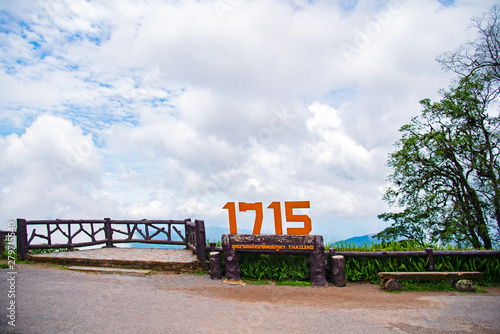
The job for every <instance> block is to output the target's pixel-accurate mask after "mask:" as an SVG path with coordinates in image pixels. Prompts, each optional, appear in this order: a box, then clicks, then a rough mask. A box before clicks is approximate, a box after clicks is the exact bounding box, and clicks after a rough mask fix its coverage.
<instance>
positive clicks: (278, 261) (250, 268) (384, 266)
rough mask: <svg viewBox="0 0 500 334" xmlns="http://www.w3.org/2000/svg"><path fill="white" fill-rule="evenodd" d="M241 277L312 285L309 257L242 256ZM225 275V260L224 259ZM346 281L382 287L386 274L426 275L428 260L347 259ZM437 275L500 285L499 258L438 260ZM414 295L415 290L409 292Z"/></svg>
mask: <svg viewBox="0 0 500 334" xmlns="http://www.w3.org/2000/svg"><path fill="white" fill-rule="evenodd" d="M218 246H219V247H220V245H219V244H218ZM331 247H334V248H335V250H336V251H338V252H342V251H351V252H353V251H354V252H380V251H388V252H398V251H399V252H400V251H422V250H424V249H425V248H432V249H433V250H464V249H458V248H457V247H455V246H450V245H448V246H436V245H425V246H422V245H419V244H417V243H414V242H389V243H383V244H374V243H372V244H367V243H365V244H364V245H361V246H356V245H353V244H346V243H344V242H340V243H326V245H325V250H328V249H329V248H331ZM238 258H239V263H240V272H241V277H242V278H244V279H252V280H256V281H265V280H273V281H276V282H281V281H300V282H309V281H310V273H309V257H308V256H297V255H269V254H255V253H239V254H238ZM221 262H222V270H223V272H224V257H223V256H222V255H221ZM329 262H330V261H327V269H326V276H327V279H328V280H330V268H329V267H330V263H329ZM345 263H346V279H347V281H349V282H371V283H379V282H380V279H379V278H378V276H377V274H378V273H379V272H383V271H417V272H422V271H426V265H427V258H426V257H401V258H346V259H345ZM434 263H435V268H436V271H480V272H482V273H483V275H484V278H485V279H484V280H483V281H481V284H485V285H498V284H500V257H499V256H435V257H434ZM410 291H412V290H410Z"/></svg>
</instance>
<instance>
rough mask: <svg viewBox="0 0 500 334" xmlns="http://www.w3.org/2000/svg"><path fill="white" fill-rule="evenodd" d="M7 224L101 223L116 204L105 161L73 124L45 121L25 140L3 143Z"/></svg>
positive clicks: (0, 204) (0, 171) (0, 207)
mask: <svg viewBox="0 0 500 334" xmlns="http://www.w3.org/2000/svg"><path fill="white" fill-rule="evenodd" d="M0 152H1V156H2V164H1V167H0V175H1V179H0V180H1V184H2V190H3V191H2V193H1V194H0V196H1V200H0V212H1V220H2V223H6V222H7V221H8V220H9V219H14V218H29V219H39V218H45V217H53V218H57V217H72V216H74V215H75V214H78V215H79V216H81V217H96V216H97V217H99V216H102V215H105V214H109V213H111V212H112V211H113V205H114V203H113V202H112V200H111V199H110V198H109V197H108V196H106V193H105V192H104V191H103V190H102V189H101V188H100V182H101V177H102V172H101V164H100V156H99V152H98V150H97V148H96V147H95V146H94V144H93V142H92V138H91V137H90V136H89V135H84V134H83V133H82V130H81V129H79V128H77V127H75V126H73V125H72V124H71V122H69V121H67V120H64V119H61V118H58V117H54V116H50V115H42V116H40V117H39V118H38V119H37V120H35V122H33V124H32V125H31V126H30V127H29V128H27V129H26V132H25V133H24V134H22V135H21V136H18V135H15V134H12V135H9V136H7V137H5V138H1V139H0Z"/></svg>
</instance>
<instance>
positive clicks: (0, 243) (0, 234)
mask: <svg viewBox="0 0 500 334" xmlns="http://www.w3.org/2000/svg"><path fill="white" fill-rule="evenodd" d="M9 233H10V232H8V231H0V253H3V252H5V251H6V249H5V238H6V237H7V236H8V235H9Z"/></svg>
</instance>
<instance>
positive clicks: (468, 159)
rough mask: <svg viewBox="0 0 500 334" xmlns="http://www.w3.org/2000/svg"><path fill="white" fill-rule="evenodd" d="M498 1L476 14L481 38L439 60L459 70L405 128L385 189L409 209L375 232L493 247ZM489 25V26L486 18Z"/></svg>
mask: <svg viewBox="0 0 500 334" xmlns="http://www.w3.org/2000/svg"><path fill="white" fill-rule="evenodd" d="M499 12H500V10H499V8H498V7H497V6H494V7H493V8H492V9H491V10H490V12H489V13H488V14H485V15H484V16H483V17H482V18H476V19H474V21H473V22H474V24H475V25H474V26H475V28H477V29H478V33H479V36H480V37H479V38H478V39H477V40H476V41H474V42H471V43H467V44H466V45H464V46H461V47H460V48H458V49H457V50H456V51H454V52H451V53H446V54H444V55H443V56H441V57H440V58H438V60H439V61H440V62H441V63H442V64H443V66H444V67H445V68H446V69H450V70H453V71H454V72H455V73H457V74H459V78H458V80H457V82H456V83H455V85H454V86H453V87H452V88H450V90H449V91H447V92H443V98H442V99H441V101H439V102H432V101H431V100H429V99H424V100H422V101H420V104H421V105H422V108H423V109H422V113H421V114H420V115H419V116H417V117H414V118H413V119H412V120H411V122H410V123H409V124H406V125H404V126H403V127H402V128H401V129H400V132H401V134H402V135H401V139H400V140H399V141H398V142H396V151H395V152H393V153H391V154H390V155H389V160H388V165H389V167H391V168H392V169H393V173H392V174H391V175H390V176H389V178H388V180H389V181H390V182H391V183H392V184H393V186H392V187H390V188H388V189H387V190H386V192H385V195H384V200H385V201H387V202H388V203H389V204H391V205H396V206H398V207H402V208H404V211H403V212H398V213H394V212H388V213H384V214H381V215H380V216H379V218H380V219H383V220H384V221H388V222H389V221H390V222H392V225H391V226H390V227H388V228H386V229H385V230H384V231H382V232H380V233H379V234H378V235H377V236H378V237H379V238H382V239H385V240H387V239H396V238H406V239H413V240H416V241H418V242H420V243H424V242H426V241H428V240H430V241H433V242H436V241H442V242H455V243H458V244H461V245H464V246H465V245H471V246H473V247H475V248H481V247H484V248H488V249H489V248H492V246H493V244H494V243H495V241H496V240H498V237H499V231H500V177H499V175H500V161H499V149H500V132H499V126H500V122H499V120H500V118H499V117H498V109H497V108H495V106H497V102H498V93H499V92H500V91H499V87H500V84H499V83H500V71H499V66H500V63H499V62H498V61H497V60H498V59H499V58H498V56H499V55H500V43H499V40H500V36H499V31H500V30H499V24H500V22H499V21H498V19H499ZM485 25H486V26H485Z"/></svg>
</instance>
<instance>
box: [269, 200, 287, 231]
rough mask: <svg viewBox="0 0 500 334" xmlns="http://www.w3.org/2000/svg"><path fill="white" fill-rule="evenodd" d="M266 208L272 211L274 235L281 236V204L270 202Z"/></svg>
mask: <svg viewBox="0 0 500 334" xmlns="http://www.w3.org/2000/svg"><path fill="white" fill-rule="evenodd" d="M267 208H268V209H273V210H274V230H275V232H276V234H283V223H282V220H281V203H280V202H272V203H271V204H270V205H269V206H268V207H267Z"/></svg>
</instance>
